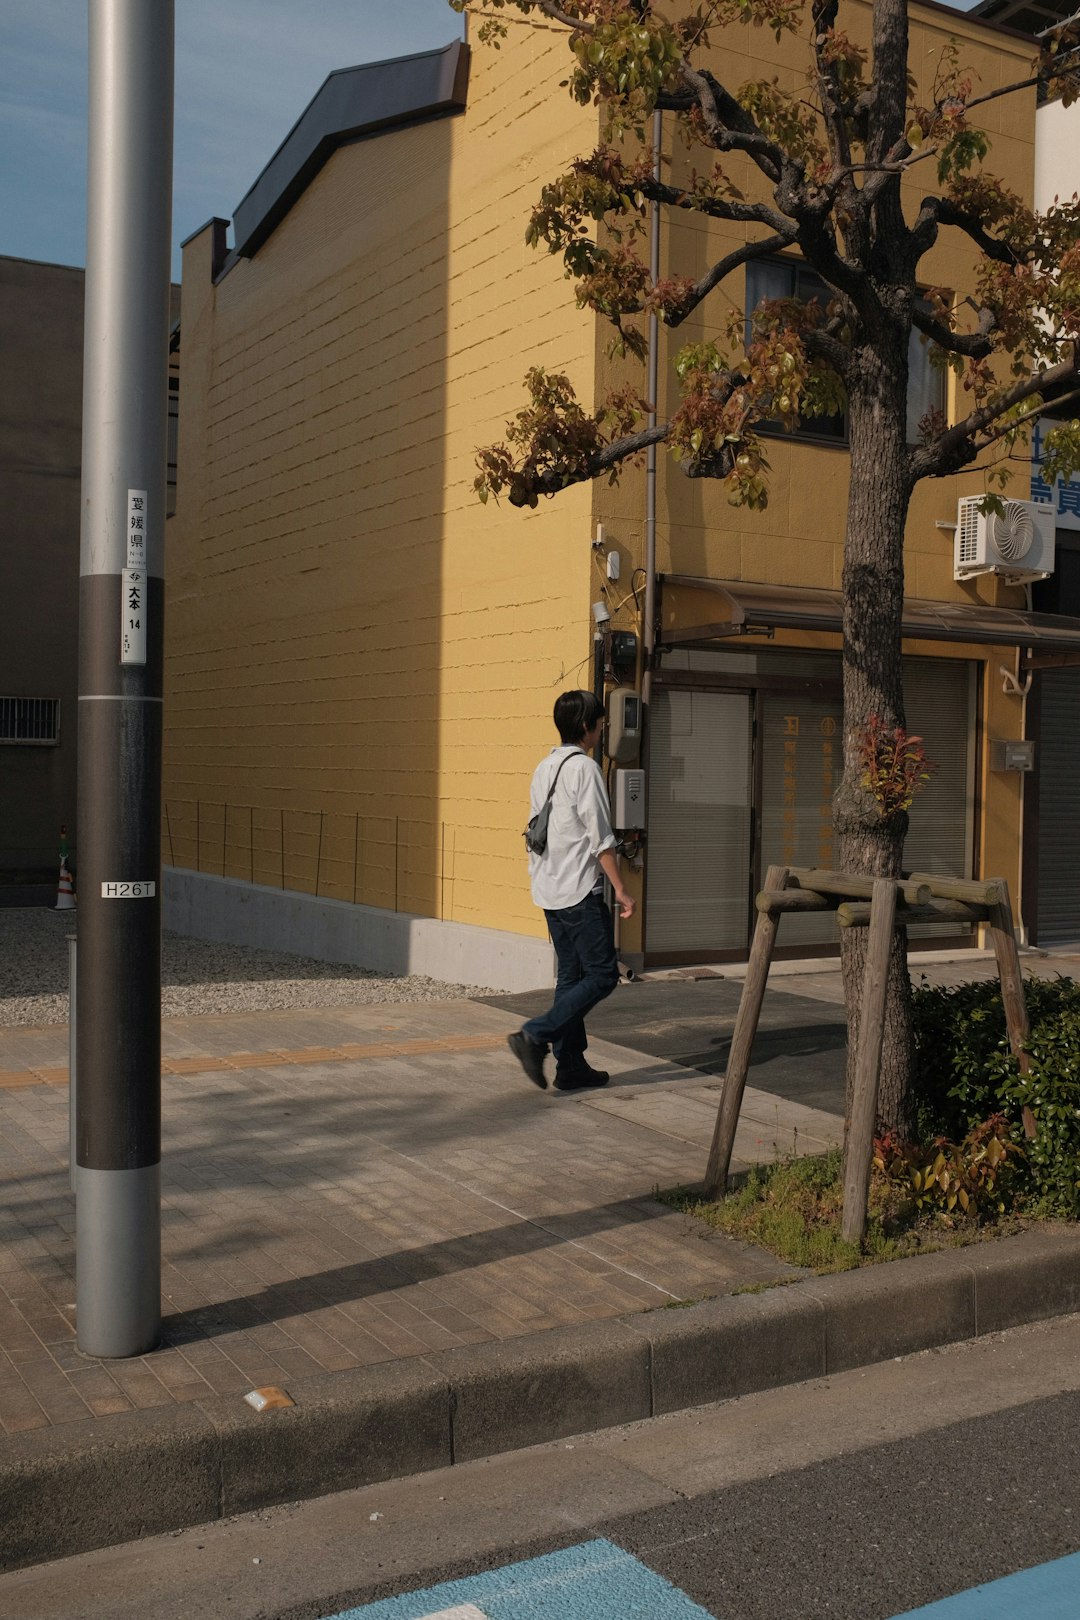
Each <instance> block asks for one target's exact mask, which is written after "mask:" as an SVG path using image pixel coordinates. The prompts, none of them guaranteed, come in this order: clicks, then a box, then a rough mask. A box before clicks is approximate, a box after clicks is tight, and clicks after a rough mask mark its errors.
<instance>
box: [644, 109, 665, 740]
mask: <svg viewBox="0 0 1080 1620" xmlns="http://www.w3.org/2000/svg"><path fill="white" fill-rule="evenodd" d="M663 128H664V115H663V113H661V112H659V111H657V112H654V113H653V164H652V172H653V179H654V180H659V179H660V141H661V138H662V136H663ZM649 236H650V241H649V274H650V276H651V277H652V283H653V286H655V285H656V283H657V282H658V281H659V280H660V204H659V203H658V202H654V203H653V205H652V215H651V218H650V221H649ZM659 374H660V325H659V322H658V320H657V318H656V314H655V311H654V312H653V313H652V314H651V315H650V316H649V355H648V382H647V384H646V387H647V391H648V397H649V417H648V426H649V427H650V428H654V427H655V426H656V414H657V404H658V400H657V397H656V396H657V393H658V391H659ZM639 645H640V646H641V648H642V660H643V664H644V672H643V675H642V679H641V682H640V687H639V689H640V691H641V697H642V702H643V703H644V705H645V716H646V724H648V708H649V700H650V698H651V696H652V666H653V658H654V656H655V653H656V445H655V444H650V445H649V448H648V450H647V451H646V452H645V623H644V625H643V626H642V635H641V637H640V638H639Z"/></svg>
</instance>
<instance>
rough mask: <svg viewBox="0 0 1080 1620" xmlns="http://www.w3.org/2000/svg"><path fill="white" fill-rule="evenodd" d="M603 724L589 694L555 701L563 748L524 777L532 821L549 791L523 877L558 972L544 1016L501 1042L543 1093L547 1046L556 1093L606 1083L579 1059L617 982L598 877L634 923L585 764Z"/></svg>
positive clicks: (602, 802) (599, 795) (598, 780)
mask: <svg viewBox="0 0 1080 1620" xmlns="http://www.w3.org/2000/svg"><path fill="white" fill-rule="evenodd" d="M603 724H604V708H603V705H602V703H601V702H600V700H599V698H597V697H596V696H595V695H594V694H593V693H592V692H563V693H562V695H561V696H560V697H559V698H557V699H556V701H555V726H556V729H557V731H558V733H559V736H560V738H561V739H562V741H561V743H560V746H559V747H558V748H553V749H552V751H551V753H550V754H548V756H547V757H546V759H542V760H541V761H540V764H539V765H538V766H537V767H536V770H535V772H534V773H533V779H532V790H531V802H532V813H533V815H536V813H537V812H538V811H540V810H541V809H542V807H543V805H544V803H545V801H546V800H547V797H548V794H549V792H550V790H551V789H552V786H553V785H554V793H553V794H552V796H551V809H550V819H549V821H548V828H547V846H546V848H545V849H544V851H543V853H542V854H535V853H532V852H530V854H529V876H530V879H531V881H532V897H533V900H534V901H535V902H536V904H537V905H538V906H540V907H541V908H542V910H543V912H544V916H545V917H546V919H547V925H548V933H549V934H550V935H551V943H552V945H553V946H554V947H555V957H556V961H557V963H558V973H557V975H556V980H555V999H554V1001H553V1002H552V1004H551V1007H550V1009H549V1010H548V1011H547V1012H546V1013H544V1014H542V1015H541V1016H540V1017H539V1018H530V1019H529V1022H528V1023H527V1024H525V1025H523V1026H522V1028H521V1029H520V1030H519V1031H518V1032H517V1034H516V1035H510V1036H508V1037H507V1039H508V1041H509V1045H510V1050H511V1051H512V1052H513V1054H514V1056H515V1057H516V1058H517V1059H518V1062H519V1063H520V1064H521V1067H522V1068H523V1069H524V1070H525V1073H526V1074H527V1075H528V1077H529V1079H530V1080H531V1081H532V1082H533V1084H534V1085H536V1086H540V1087H541V1089H542V1090H546V1089H547V1076H546V1075H545V1073H544V1059H545V1057H546V1056H547V1052H548V1048H549V1046H550V1047H551V1048H552V1050H553V1051H554V1053H555V1063H556V1069H555V1090H556V1091H582V1090H584V1089H585V1088H586V1087H589V1086H603V1085H606V1084H607V1080H608V1076H607V1075H606V1074H605V1073H604V1072H603V1070H601V1069H594V1068H591V1067H590V1065H589V1064H588V1063H587V1062H586V1060H585V1049H586V1046H587V1044H588V1042H587V1040H586V1037H585V1015H586V1013H588V1012H590V1011H591V1010H592V1008H593V1007H595V1006H596V1004H597V1002H598V1001H603V999H604V997H605V996H609V995H610V994H611V992H612V991H613V990H614V988H615V986H616V985H617V984H618V982H619V964H618V961H617V960H616V956H615V938H614V930H613V926H612V919H611V913H610V911H609V910H608V908H607V906H606V905H605V903H604V877H605V875H606V876H607V877H608V878H609V879H610V880H611V886H612V888H613V889H614V891H615V902H616V904H617V905H618V907H619V914H620V915H621V916H623V917H631V916H633V913H634V900H633V896H632V895H630V894H628V893H627V892H626V890H625V888H624V887H623V883H622V878H621V877H620V875H619V866H618V861H617V860H616V857H615V835H614V833H613V832H612V830H611V813H610V810H609V808H608V796H607V789H606V788H605V786H604V778H603V776H602V775H601V774H600V767H599V766H598V765H597V763H596V761H595V760H594V759H593V758H592V757H591V753H592V750H593V749H594V748H595V747H596V745H597V743H598V742H599V740H600V732H601V730H602V729H603Z"/></svg>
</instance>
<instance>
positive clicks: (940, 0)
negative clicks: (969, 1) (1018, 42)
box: [918, 0, 1035, 42]
mask: <svg viewBox="0 0 1080 1620" xmlns="http://www.w3.org/2000/svg"><path fill="white" fill-rule="evenodd" d="M918 3H919V5H920V6H921V7H922V8H923V9H924V10H925V11H937V12H944V13H948V14H950V15H951V16H953V17H963V18H964V19H965V21H967V22H973V23H978V25H979V27H980V28H985V29H987V30H988V31H989V32H990V33H992V34H1005V35H1007V36H1008V37H1009V38H1010V39H1022V40H1024V41H1025V42H1028V41H1031V40H1032V39H1034V37H1035V36H1034V34H1029V33H1028V32H1027V31H1026V30H1025V29H1023V28H1013V27H1011V26H1010V25H1009V24H1008V23H999V22H995V21H994V19H993V18H992V17H984V16H983V14H982V12H981V10H980V8H979V6H978V5H974V6H972V7H971V9H970V11H961V10H960V7H959V6H950V5H948V4H947V3H946V0H918Z"/></svg>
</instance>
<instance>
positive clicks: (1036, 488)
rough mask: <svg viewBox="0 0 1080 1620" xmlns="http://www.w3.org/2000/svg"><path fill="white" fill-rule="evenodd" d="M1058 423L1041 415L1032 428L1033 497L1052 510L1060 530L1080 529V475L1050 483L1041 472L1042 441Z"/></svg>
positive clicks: (1035, 500)
mask: <svg viewBox="0 0 1080 1620" xmlns="http://www.w3.org/2000/svg"><path fill="white" fill-rule="evenodd" d="M1057 425H1058V424H1057V423H1056V422H1051V421H1049V420H1047V419H1046V418H1040V420H1039V421H1037V422H1036V423H1035V426H1034V427H1033V428H1032V430H1031V499H1032V500H1033V501H1034V502H1035V503H1036V505H1038V506H1048V507H1051V508H1052V509H1053V512H1054V521H1055V524H1056V526H1057V527H1058V528H1059V529H1080V478H1070V479H1068V480H1067V481H1066V480H1062V479H1058V481H1057V482H1056V483H1054V484H1048V483H1047V482H1046V479H1045V478H1044V477H1043V475H1042V462H1043V440H1044V439H1045V438H1046V435H1047V433H1048V432H1049V431H1050V429H1051V428H1053V427H1057Z"/></svg>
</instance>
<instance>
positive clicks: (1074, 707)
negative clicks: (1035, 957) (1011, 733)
mask: <svg viewBox="0 0 1080 1620" xmlns="http://www.w3.org/2000/svg"><path fill="white" fill-rule="evenodd" d="M1039 679H1040V681H1041V683H1042V698H1041V719H1040V727H1039V747H1038V757H1037V761H1036V763H1037V765H1038V771H1039V836H1038V845H1037V848H1038V857H1039V892H1038V907H1037V911H1036V917H1037V923H1038V943H1039V944H1040V945H1066V944H1072V943H1074V942H1075V941H1076V940H1080V839H1078V837H1077V794H1078V791H1080V744H1078V740H1077V733H1078V731H1080V670H1077V669H1056V670H1046V671H1044V672H1043V674H1042V675H1040V677H1039Z"/></svg>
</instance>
